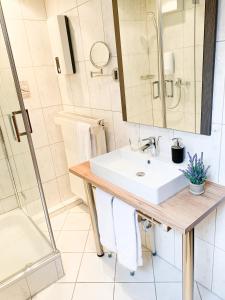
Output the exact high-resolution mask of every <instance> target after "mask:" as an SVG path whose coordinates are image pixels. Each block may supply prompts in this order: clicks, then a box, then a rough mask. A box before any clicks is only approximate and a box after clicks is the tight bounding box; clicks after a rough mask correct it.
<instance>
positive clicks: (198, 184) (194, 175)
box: [180, 152, 210, 195]
mask: <svg viewBox="0 0 225 300" xmlns="http://www.w3.org/2000/svg"><path fill="white" fill-rule="evenodd" d="M188 156H189V163H188V166H187V169H186V170H180V171H181V172H182V173H183V174H184V176H185V177H186V178H187V179H189V181H190V186H189V187H190V192H191V193H192V194H194V195H201V194H203V193H204V191H205V189H204V187H205V181H206V179H207V173H208V170H209V167H210V166H208V167H205V165H204V162H203V152H202V153H201V157H200V158H198V155H197V153H195V154H194V155H193V156H191V155H190V153H189V152H188Z"/></svg>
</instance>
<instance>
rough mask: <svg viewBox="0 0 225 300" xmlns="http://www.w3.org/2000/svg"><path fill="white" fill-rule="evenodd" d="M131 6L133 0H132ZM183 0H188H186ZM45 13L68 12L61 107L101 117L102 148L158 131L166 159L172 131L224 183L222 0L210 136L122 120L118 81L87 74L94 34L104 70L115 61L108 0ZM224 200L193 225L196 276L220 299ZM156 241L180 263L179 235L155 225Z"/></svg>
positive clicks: (53, 2) (51, 5)
mask: <svg viewBox="0 0 225 300" xmlns="http://www.w3.org/2000/svg"><path fill="white" fill-rule="evenodd" d="M133 1H134V2H135V3H134V5H133V6H132V7H133V8H134V9H137V7H138V3H139V1H137V0H133ZM186 1H189V0H186ZM46 8H47V13H48V16H51V15H55V14H59V13H63V14H66V15H67V16H68V17H69V18H70V25H71V28H72V32H73V47H74V50H75V57H76V63H77V68H78V72H77V74H74V75H72V76H60V78H59V82H60V90H61V94H62V103H63V107H64V109H66V110H71V111H76V112H80V113H84V114H88V115H92V116H97V117H103V118H104V119H105V121H106V130H107V140H108V149H109V150H113V149H115V148H118V147H121V146H123V145H126V144H128V138H129V137H132V138H136V139H137V138H138V135H139V134H140V136H141V137H143V138H145V137H148V136H152V135H153V136H154V135H155V136H158V135H161V136H162V139H161V152H162V153H163V154H164V155H165V156H168V158H169V159H170V146H171V139H172V138H173V137H181V138H182V139H183V142H184V144H185V146H186V149H187V150H188V151H190V152H191V153H194V152H198V153H200V152H201V151H204V156H205V161H206V164H210V165H211V168H210V179H211V180H213V181H214V182H218V183H220V184H224V185H225V155H224V153H225V109H224V95H225V94H224V84H225V68H224V64H225V1H224V0H219V17H218V34H217V48H216V67H215V83H214V104H213V128H212V135H211V136H201V135H195V134H191V133H186V132H181V131H175V130H168V129H160V128H156V127H151V126H140V127H139V126H138V125H134V124H129V123H125V122H123V121H122V115H121V105H120V95H119V85H118V83H116V82H114V81H113V80H112V79H111V78H110V77H106V78H95V79H92V78H91V77H90V71H91V70H94V67H92V65H91V64H90V62H89V50H90V48H91V45H92V44H93V43H94V42H95V41H97V40H104V41H105V42H107V43H108V44H109V46H110V49H111V52H112V55H113V57H112V60H111V63H110V65H109V67H107V68H106V70H105V72H106V73H109V72H110V71H111V70H112V69H113V68H114V67H116V66H117V60H116V47H115V39H114V27H113V17H112V7H111V0H102V1H101V0H88V1H86V0H77V1H75V0H73V1H72V0H71V1H70V0H68V1H60V0H58V1H57V0H46ZM224 228H225V205H224V204H223V205H221V206H220V207H219V208H218V210H217V211H216V212H213V213H212V214H211V215H210V216H209V217H208V218H207V219H206V220H205V221H204V222H203V223H202V224H201V225H200V226H198V228H197V229H196V236H197V237H196V265H197V268H196V278H197V280H198V281H199V282H200V283H202V284H203V285H204V286H206V287H207V288H208V289H212V290H213V292H215V293H216V294H217V295H218V296H220V297H221V298H223V299H225V287H224V286H225V277H224V270H225V232H224ZM156 245H157V251H158V254H159V255H160V256H162V257H163V258H165V259H166V260H167V261H169V262H170V263H172V264H175V265H176V266H177V267H180V263H181V236H180V235H179V234H177V233H176V232H174V231H170V232H169V233H165V232H163V231H162V229H161V227H157V228H156Z"/></svg>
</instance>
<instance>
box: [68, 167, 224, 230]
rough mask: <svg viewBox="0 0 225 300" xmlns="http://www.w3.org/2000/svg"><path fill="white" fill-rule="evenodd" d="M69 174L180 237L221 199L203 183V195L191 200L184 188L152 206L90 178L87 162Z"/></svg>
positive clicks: (218, 188)
mask: <svg viewBox="0 0 225 300" xmlns="http://www.w3.org/2000/svg"><path fill="white" fill-rule="evenodd" d="M69 171H70V172H71V173H72V174H74V175H77V176H78V177H80V178H83V179H84V180H86V181H87V182H88V183H91V184H93V185H94V186H96V187H99V188H101V189H102V190H103V191H105V192H108V193H110V194H112V195H113V196H116V197H118V198H119V199H121V200H123V201H124V202H126V203H128V204H130V205H132V206H133V207H135V208H136V209H137V210H139V211H140V212H142V213H143V214H145V215H147V216H149V217H152V218H154V219H155V220H156V221H158V222H160V223H162V224H165V225H167V226H169V227H171V228H173V229H176V230H178V231H179V232H181V233H186V232H188V231H190V230H191V229H193V228H194V227H195V226H196V225H197V224H198V223H200V222H201V221H202V220H203V219H204V218H205V217H207V216H208V215H209V214H210V213H211V212H212V211H213V210H214V209H216V208H217V206H218V205H219V204H220V203H221V202H222V201H223V200H224V199H225V187H224V186H221V185H218V184H215V183H212V182H207V183H206V191H205V193H204V194H203V195H200V196H194V195H192V194H191V193H190V192H189V191H188V188H185V189H184V190H182V191H181V192H179V193H177V194H176V195H175V196H173V197H171V198H169V199H168V200H166V201H165V202H163V203H161V204H160V205H155V204H152V203H149V202H147V201H146V200H144V199H142V198H139V197H137V196H135V195H134V194H131V193H129V192H127V191H126V190H124V189H122V188H120V187H118V186H116V185H113V184H112V183H110V182H108V181H106V180H104V179H102V178H100V177H98V176H96V175H94V174H93V173H92V172H91V169H90V164H89V162H84V163H82V164H79V165H77V166H74V167H71V168H70V170H69Z"/></svg>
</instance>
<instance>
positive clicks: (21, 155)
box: [0, 2, 63, 299]
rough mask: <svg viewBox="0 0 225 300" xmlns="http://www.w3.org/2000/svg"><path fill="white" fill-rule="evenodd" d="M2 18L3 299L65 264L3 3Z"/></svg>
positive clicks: (34, 286) (27, 291)
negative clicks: (50, 217) (19, 79)
mask: <svg viewBox="0 0 225 300" xmlns="http://www.w3.org/2000/svg"><path fill="white" fill-rule="evenodd" d="M0 23H1V29H0V299H14V298H13V295H14V294H15V295H16V299H28V298H29V297H30V296H32V295H34V294H36V293H37V292H38V291H40V290H42V289H43V288H45V287H46V286H47V285H49V284H50V283H52V282H54V281H56V280H57V279H58V278H60V277H61V276H62V274H63V269H62V265H61V260H60V254H59V252H58V251H57V249H56V245H55V241H54V236H53V233H52V229H51V224H50V221H49V216H48V211H47V206H46V202H45V197H44V193H43V188H42V184H41V178H40V174H39V170H38V165H37V161H36V157H35V152H34V147H33V143H32V138H31V133H32V126H31V124H30V121H29V112H28V111H27V110H26V109H25V107H24V103H23V98H22V92H21V87H20V84H19V81H18V76H17V72H16V67H15V63H14V59H13V55H12V49H11V47H10V42H9V37H8V33H7V28H6V24H5V20H4V16H3V11H2V7H1V2H0ZM37 272H42V273H40V274H42V276H41V275H40V276H41V280H40V276H38V273H37ZM44 274H47V275H45V276H44ZM45 277H46V278H45ZM37 279H38V282H36V281H35V280H37ZM45 279H46V280H45ZM9 295H10V296H9Z"/></svg>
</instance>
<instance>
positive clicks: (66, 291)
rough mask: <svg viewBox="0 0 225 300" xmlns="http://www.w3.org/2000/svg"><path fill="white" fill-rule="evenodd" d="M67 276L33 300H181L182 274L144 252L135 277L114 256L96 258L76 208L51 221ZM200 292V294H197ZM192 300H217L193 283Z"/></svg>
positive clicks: (86, 222)
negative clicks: (142, 262)
mask: <svg viewBox="0 0 225 300" xmlns="http://www.w3.org/2000/svg"><path fill="white" fill-rule="evenodd" d="M52 226H53V230H54V232H55V237H56V242H57V245H58V248H59V249H60V250H61V251H62V259H63V263H64V268H65V273H66V275H65V276H64V277H63V278H62V279H61V280H60V281H59V282H57V283H55V284H54V285H52V286H51V287H49V288H48V289H46V290H44V291H43V292H41V293H40V294H38V295H36V296H35V297H33V300H89V299H91V300H181V299H182V286H181V272H180V271H179V270H178V269H176V268H174V267H173V266H171V265H170V264H168V263H167V262H165V261H164V260H163V259H161V258H160V257H158V256H156V257H153V258H152V256H151V254H150V252H149V251H148V250H147V249H144V250H143V257H144V266H143V267H142V268H140V269H139V270H138V271H137V272H136V274H135V276H134V277H132V276H130V274H129V272H128V271H127V270H126V269H125V268H123V267H122V266H121V265H119V264H118V262H117V260H116V256H115V255H113V257H112V258H109V257H108V256H107V255H105V256H104V257H102V258H99V257H97V255H96V253H95V247H94V239H93V234H92V230H91V225H90V218H89V215H88V213H87V210H86V208H85V206H83V205H80V206H77V207H75V208H73V209H71V210H70V211H67V212H64V213H62V214H60V215H57V216H55V217H53V218H52ZM200 293H201V295H200ZM195 300H220V299H219V298H217V297H216V296H215V295H212V294H210V292H209V291H208V290H206V289H205V288H203V287H202V286H199V285H197V284H195Z"/></svg>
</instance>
